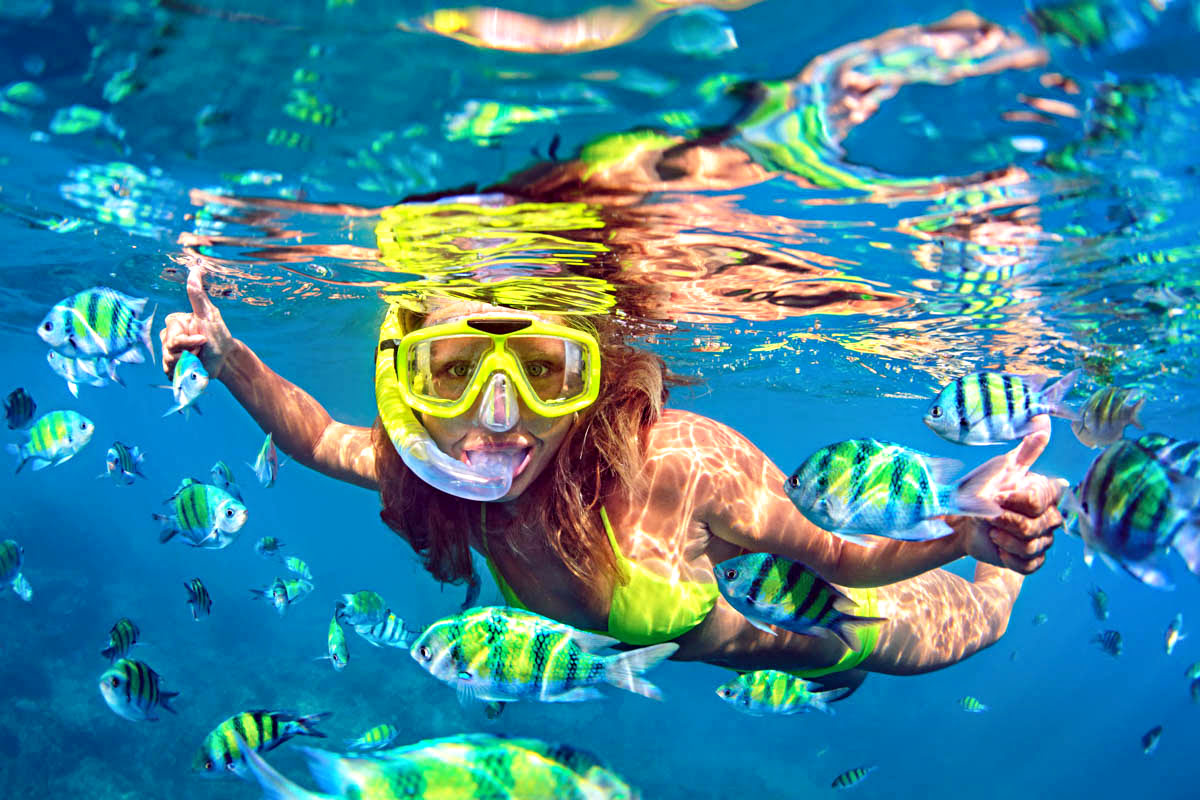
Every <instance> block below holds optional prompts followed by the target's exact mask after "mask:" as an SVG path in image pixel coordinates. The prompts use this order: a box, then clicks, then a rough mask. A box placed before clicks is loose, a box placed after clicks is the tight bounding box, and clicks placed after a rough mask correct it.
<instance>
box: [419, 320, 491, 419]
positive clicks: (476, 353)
mask: <svg viewBox="0 0 1200 800" xmlns="http://www.w3.org/2000/svg"><path fill="white" fill-rule="evenodd" d="M491 347H492V340H491V339H489V338H488V337H486V336H445V337H440V338H437V339H431V340H429V341H426V342H418V343H417V344H416V345H415V346H414V347H413V348H412V349H411V350H410V351H409V354H408V358H409V362H408V378H409V382H410V385H409V389H410V390H411V391H412V392H413V394H416V395H419V396H421V397H425V398H428V399H429V400H433V401H440V402H450V403H452V402H454V401H456V400H458V399H459V398H460V397H462V396H463V394H465V393H466V391H467V389H468V388H470V386H471V381H472V380H473V379H474V377H475V373H476V372H477V371H478V369H479V362H480V361H481V360H482V359H483V357H484V356H485V355H487V353H488V351H490V350H491Z"/></svg>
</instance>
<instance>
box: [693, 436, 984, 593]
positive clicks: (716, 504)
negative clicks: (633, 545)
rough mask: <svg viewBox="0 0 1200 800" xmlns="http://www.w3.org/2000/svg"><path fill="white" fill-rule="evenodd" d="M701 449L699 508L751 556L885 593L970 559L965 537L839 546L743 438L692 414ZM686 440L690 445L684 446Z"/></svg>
mask: <svg viewBox="0 0 1200 800" xmlns="http://www.w3.org/2000/svg"><path fill="white" fill-rule="evenodd" d="M686 421H687V423H690V425H689V427H690V428H691V429H692V431H691V433H689V434H685V436H690V437H691V440H692V441H695V442H696V444H697V448H696V455H695V457H696V458H701V459H705V461H706V462H708V463H705V464H703V465H702V466H701V467H700V469H699V471H698V472H699V476H700V477H699V483H700V485H699V486H697V505H698V506H699V509H700V512H699V513H700V514H701V517H702V519H703V520H704V521H705V523H706V524H707V525H708V528H709V530H710V531H711V532H712V533H713V534H714V535H716V536H719V537H720V538H722V539H725V540H726V541H728V542H731V543H733V544H735V545H737V546H738V547H744V548H746V549H747V550H753V551H759V552H768V553H775V554H776V555H781V556H784V557H786V558H790V559H793V560H796V561H801V562H803V563H804V564H807V565H808V566H809V567H811V568H812V569H814V570H816V571H817V572H818V573H819V574H820V575H821V576H822V577H824V578H825V579H826V580H829V581H832V582H833V583H836V584H840V585H843V586H855V587H866V586H882V585H885V584H889V583H894V582H896V581H902V580H905V579H907V578H911V577H913V576H915V575H920V574H921V573H923V572H927V571H929V570H931V569H934V568H935V567H939V566H941V565H943V564H946V563H949V562H951V561H953V560H955V559H957V558H960V557H961V556H963V555H964V553H963V550H962V544H961V542H960V539H959V537H958V535H953V534H952V535H948V536H944V537H941V538H939V539H933V540H931V541H927V542H902V541H898V540H894V539H883V538H876V539H875V540H874V541H875V546H874V547H863V546H861V545H857V544H853V543H851V542H847V541H845V540H843V539H840V538H838V537H836V536H834V535H833V534H831V533H829V532H827V531H825V530H822V529H821V528H818V527H817V526H815V525H813V524H812V523H811V522H809V521H808V520H807V519H805V518H804V515H802V514H801V513H800V512H799V511H797V510H796V507H795V506H794V505H792V501H791V500H790V499H789V498H788V496H787V495H786V494H785V493H784V491H783V482H784V480H785V477H786V476H785V475H784V474H783V472H781V471H780V469H779V468H778V467H777V466H775V465H774V464H773V463H771V461H770V460H769V459H768V458H767V457H766V456H765V455H763V453H762V452H761V451H760V450H759V449H758V448H756V447H755V446H754V445H752V444H751V443H750V442H748V441H747V440H746V439H745V438H744V437H742V436H741V435H740V434H738V433H737V432H736V431H733V430H732V429H730V428H728V427H726V426H724V425H721V424H720V423H718V422H715V421H713V420H710V419H706V418H704V417H699V416H695V415H687V417H686ZM684 440H686V439H684Z"/></svg>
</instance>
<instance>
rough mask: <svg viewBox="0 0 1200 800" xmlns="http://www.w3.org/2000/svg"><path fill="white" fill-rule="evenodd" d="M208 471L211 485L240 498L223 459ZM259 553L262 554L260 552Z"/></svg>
mask: <svg viewBox="0 0 1200 800" xmlns="http://www.w3.org/2000/svg"><path fill="white" fill-rule="evenodd" d="M209 473H210V475H211V476H212V482H213V486H216V487H217V488H219V489H224V490H225V491H227V492H229V493H230V494H231V495H233V496H234V497H235V498H237V499H238V500H241V499H242V492H241V490H240V489H238V485H237V481H235V480H234V478H233V470H232V469H230V468H229V465H228V464H226V463H225V462H224V461H218V462H217V463H215V464H213V465H212V469H211V470H209ZM263 539H270V540H271V541H275V540H274V539H272V538H271V537H269V536H265V537H263ZM260 541H261V540H260ZM259 555H262V554H261V553H260V554H259Z"/></svg>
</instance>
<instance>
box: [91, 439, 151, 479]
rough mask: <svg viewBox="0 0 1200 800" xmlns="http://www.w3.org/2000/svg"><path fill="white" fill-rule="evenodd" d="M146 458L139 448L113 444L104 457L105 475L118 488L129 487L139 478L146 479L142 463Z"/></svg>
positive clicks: (118, 443) (120, 443)
mask: <svg viewBox="0 0 1200 800" xmlns="http://www.w3.org/2000/svg"><path fill="white" fill-rule="evenodd" d="M145 458H146V456H145V454H144V453H142V451H141V449H140V448H138V447H137V446H134V447H130V446H129V445H127V444H124V443H122V442H113V444H112V447H110V448H108V452H107V453H106V454H105V456H104V475H98V476H97V477H100V478H104V477H110V478H112V479H113V482H114V483H116V484H117V485H118V486H129V485H130V484H132V483H133V482H134V480H136V479H137V478H145V477H146V476H145V475H143V474H142V461H144V460H145Z"/></svg>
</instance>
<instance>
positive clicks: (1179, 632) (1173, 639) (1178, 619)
mask: <svg viewBox="0 0 1200 800" xmlns="http://www.w3.org/2000/svg"><path fill="white" fill-rule="evenodd" d="M1186 638H1187V634H1186V633H1184V632H1183V614H1176V615H1175V618H1174V619H1172V620H1171V623H1170V624H1169V625H1167V633H1166V636H1165V638H1164V641H1163V644H1164V645H1165V647H1166V650H1167V655H1171V653H1172V652H1173V651H1174V650H1175V645H1177V644H1179V642H1180V640H1182V639H1186Z"/></svg>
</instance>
